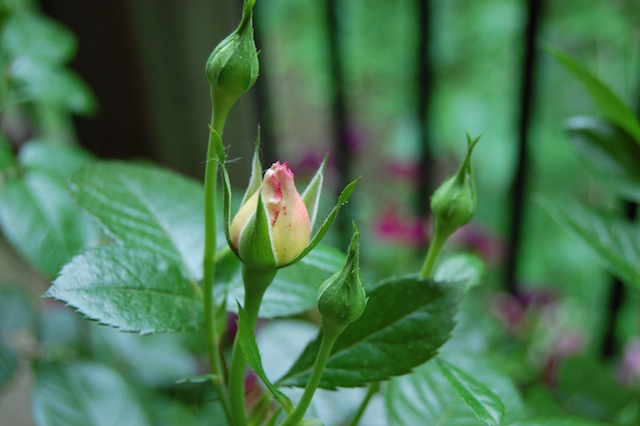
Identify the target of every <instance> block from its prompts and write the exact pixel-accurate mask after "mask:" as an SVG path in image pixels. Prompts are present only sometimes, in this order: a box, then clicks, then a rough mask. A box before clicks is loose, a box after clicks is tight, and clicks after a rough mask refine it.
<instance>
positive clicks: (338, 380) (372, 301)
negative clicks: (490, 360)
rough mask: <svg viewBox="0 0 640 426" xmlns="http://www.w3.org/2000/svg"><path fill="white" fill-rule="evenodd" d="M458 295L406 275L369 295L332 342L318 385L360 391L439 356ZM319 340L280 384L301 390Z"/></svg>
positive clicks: (436, 284)
mask: <svg viewBox="0 0 640 426" xmlns="http://www.w3.org/2000/svg"><path fill="white" fill-rule="evenodd" d="M459 294H460V292H459V291H458V290H457V289H456V288H455V287H454V286H449V285H443V284H439V283H435V282H433V281H428V280H423V279H420V278H419V277H418V276H415V275H410V276H405V277H400V278H393V279H390V280H387V281H383V282H382V283H380V284H378V285H377V286H376V287H375V288H374V289H373V290H371V291H369V292H368V294H367V295H368V296H369V300H368V303H367V308H366V310H365V311H364V314H363V315H362V316H361V317H360V319H358V320H357V321H356V322H354V323H353V324H351V325H350V326H349V327H348V328H347V329H346V330H345V331H344V333H342V335H340V337H339V338H338V340H337V341H336V343H335V345H334V347H333V350H332V352H331V356H330V357H329V360H328V362H327V366H326V369H325V371H324V374H323V376H322V381H321V383H320V386H321V387H323V388H328V389H333V388H335V387H337V386H342V387H358V386H366V384H367V383H370V382H375V381H380V380H385V379H388V378H390V377H393V376H398V375H402V374H406V373H408V372H410V371H411V370H412V369H413V368H415V367H417V366H418V365H420V364H423V363H424V362H426V361H428V360H429V359H431V358H432V357H434V356H435V355H436V354H437V350H438V348H440V346H442V344H444V342H445V341H446V340H447V339H448V338H449V336H450V333H451V331H452V329H453V326H454V323H455V321H454V315H455V313H456V310H457V306H458V300H459ZM319 345H320V338H318V339H316V340H315V341H314V342H312V343H311V344H309V346H307V348H306V349H305V350H304V352H303V353H302V355H301V356H300V358H298V360H297V361H296V363H295V364H294V365H293V367H292V368H291V369H290V370H289V372H287V373H286V374H285V375H284V377H282V379H280V380H279V381H278V383H277V384H278V385H283V386H304V385H305V384H306V382H307V380H308V378H309V375H310V371H311V368H312V366H313V363H314V361H315V358H316V354H317V352H318V348H319Z"/></svg>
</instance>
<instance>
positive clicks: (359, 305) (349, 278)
mask: <svg viewBox="0 0 640 426" xmlns="http://www.w3.org/2000/svg"><path fill="white" fill-rule="evenodd" d="M359 258H360V233H359V232H358V230H357V229H356V227H355V225H354V232H353V237H352V238H351V244H349V251H348V254H347V261H346V263H345V265H344V267H343V268H342V270H341V271H338V272H336V273H335V274H333V275H332V276H331V277H329V278H328V279H327V280H326V281H325V282H324V283H323V284H322V286H321V287H320V294H319V295H318V310H319V311H320V314H321V315H322V324H323V327H325V329H326V328H327V327H337V328H338V329H341V328H344V327H346V326H347V325H349V324H351V323H352V322H354V321H355V320H357V319H358V318H360V316H361V315H362V313H363V312H364V309H365V307H366V306H367V295H366V294H365V292H364V285H363V283H362V278H361V276H360V267H359V266H360V265H359V263H360V262H359Z"/></svg>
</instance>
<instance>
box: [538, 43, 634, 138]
mask: <svg viewBox="0 0 640 426" xmlns="http://www.w3.org/2000/svg"><path fill="white" fill-rule="evenodd" d="M546 50H547V52H549V53H550V54H551V55H552V56H553V57H554V58H555V59H556V60H557V61H558V62H559V63H560V64H561V65H562V66H563V67H564V68H565V69H566V70H567V71H569V72H570V73H571V74H572V75H573V76H574V77H575V78H576V79H577V80H578V81H579V82H580V83H582V85H583V86H584V87H585V88H586V89H587V90H588V91H589V94H590V95H591V98H592V99H593V101H594V102H595V104H596V106H597V107H598V110H599V112H600V114H601V115H602V116H603V117H604V118H606V119H607V120H608V121H610V122H611V123H614V124H616V125H618V126H620V127H621V128H623V129H624V130H625V131H627V133H629V134H630V135H631V136H632V137H633V139H635V141H636V143H639V144H640V123H638V120H637V119H636V117H635V114H634V113H633V111H631V109H630V108H629V107H628V106H627V105H626V104H625V103H624V102H623V101H622V99H620V97H619V96H618V95H616V94H615V93H614V92H613V90H611V88H610V87H609V86H607V85H606V84H604V83H603V82H602V81H600V80H599V79H598V78H597V77H596V76H594V75H593V74H592V73H591V72H590V71H589V70H588V69H587V68H585V67H584V66H583V65H582V64H581V63H580V62H578V61H576V60H575V59H573V58H571V57H569V56H567V55H565V54H564V53H562V52H559V51H557V50H554V49H549V48H547V49H546Z"/></svg>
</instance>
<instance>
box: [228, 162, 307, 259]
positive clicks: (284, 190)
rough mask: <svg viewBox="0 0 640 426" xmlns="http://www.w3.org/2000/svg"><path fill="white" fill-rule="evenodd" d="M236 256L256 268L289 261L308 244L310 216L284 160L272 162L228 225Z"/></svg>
mask: <svg viewBox="0 0 640 426" xmlns="http://www.w3.org/2000/svg"><path fill="white" fill-rule="evenodd" d="M229 237H230V242H231V246H232V248H233V250H234V251H235V252H236V253H237V254H238V256H239V257H240V259H242V261H243V262H244V263H246V264H248V265H251V266H254V267H260V268H278V267H282V266H286V265H287V264H289V263H291V262H292V261H293V260H294V259H295V258H296V257H297V256H298V255H299V254H300V253H302V251H303V250H304V249H305V248H306V247H307V245H308V244H309V240H310V239H311V220H310V218H309V213H308V211H307V207H306V206H305V203H304V201H303V200H302V197H301V196H300V194H299V193H298V190H297V189H296V185H295V182H294V179H293V172H292V171H291V170H290V169H289V166H288V165H287V163H284V164H280V162H277V163H274V164H273V165H272V166H271V168H270V169H269V170H267V171H266V173H265V174H264V179H263V180H262V184H261V185H260V187H259V188H258V190H256V192H255V193H254V194H253V195H251V196H250V197H249V198H248V199H247V201H246V202H245V203H244V205H243V206H242V207H241V208H240V210H239V211H238V213H237V214H236V216H235V217H234V219H233V221H232V222H231V229H230V235H229Z"/></svg>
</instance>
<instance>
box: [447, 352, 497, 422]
mask: <svg viewBox="0 0 640 426" xmlns="http://www.w3.org/2000/svg"><path fill="white" fill-rule="evenodd" d="M436 362H437V364H438V367H440V371H441V372H442V374H443V375H444V377H445V378H446V379H447V380H448V381H449V383H451V385H452V386H453V388H454V389H455V391H456V392H457V393H458V395H460V397H461V398H462V400H463V401H464V402H465V403H466V404H467V406H468V407H469V408H471V410H473V412H474V413H475V415H476V416H477V417H478V419H480V420H482V421H483V422H484V423H485V424H487V425H492V426H499V425H501V424H502V422H503V418H504V414H505V407H504V404H503V403H502V401H501V400H500V398H498V396H497V395H496V394H495V393H493V392H492V391H491V390H490V389H489V388H487V386H485V385H484V384H483V383H481V382H479V381H478V380H476V379H475V378H474V377H472V376H471V375H469V374H467V373H466V372H465V371H463V370H461V369H460V368H458V367H456V366H454V365H452V364H449V363H448V362H445V361H443V360H442V359H438V360H436Z"/></svg>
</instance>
